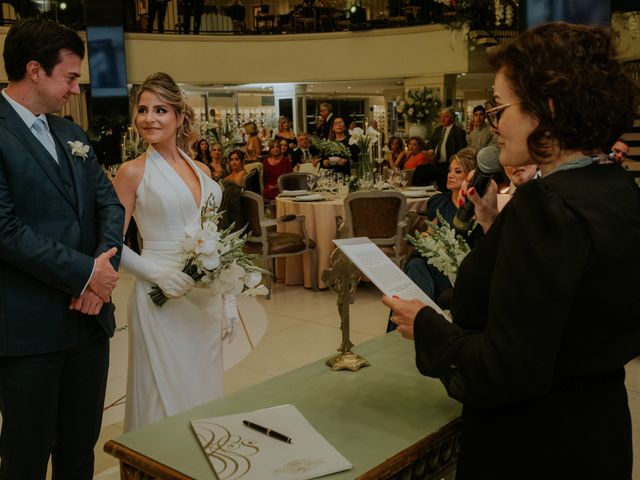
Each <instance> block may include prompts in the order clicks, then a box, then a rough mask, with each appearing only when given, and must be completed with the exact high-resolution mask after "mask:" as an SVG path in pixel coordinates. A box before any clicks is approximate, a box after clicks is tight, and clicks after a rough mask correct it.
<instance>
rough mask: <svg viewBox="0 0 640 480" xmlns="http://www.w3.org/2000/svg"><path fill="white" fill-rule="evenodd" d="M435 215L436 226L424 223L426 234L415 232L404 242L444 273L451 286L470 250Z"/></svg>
mask: <svg viewBox="0 0 640 480" xmlns="http://www.w3.org/2000/svg"><path fill="white" fill-rule="evenodd" d="M437 215H438V223H437V224H436V223H434V222H426V223H427V225H428V227H429V228H428V229H427V231H426V232H419V231H418V230H416V232H415V234H414V235H413V236H411V235H408V236H407V237H406V240H407V241H408V242H409V243H410V244H411V245H413V246H414V247H415V248H416V250H417V251H418V252H419V253H420V255H422V256H423V257H424V258H426V260H427V263H429V264H430V265H433V266H434V267H435V268H437V269H438V270H440V271H441V272H442V273H444V274H445V275H446V276H447V278H448V279H449V280H450V281H451V284H452V285H453V284H454V283H455V281H456V276H457V275H458V268H459V267H460V264H461V263H462V260H464V257H466V256H467V254H468V253H469V251H470V248H469V245H468V244H467V242H466V240H465V239H464V238H463V237H462V235H459V234H456V231H455V230H454V229H453V228H452V227H451V225H449V223H448V222H447V221H446V220H445V219H444V218H443V217H442V215H440V212H438V213H437Z"/></svg>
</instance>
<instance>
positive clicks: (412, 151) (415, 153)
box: [400, 137, 429, 170]
mask: <svg viewBox="0 0 640 480" xmlns="http://www.w3.org/2000/svg"><path fill="white" fill-rule="evenodd" d="M422 150H424V140H422V139H421V138H420V137H411V138H410V139H409V152H408V153H407V156H406V158H405V159H404V161H403V162H402V165H401V166H400V168H402V169H403V170H415V168H416V167H417V166H419V165H426V164H427V163H429V160H427V157H425V155H424V153H422Z"/></svg>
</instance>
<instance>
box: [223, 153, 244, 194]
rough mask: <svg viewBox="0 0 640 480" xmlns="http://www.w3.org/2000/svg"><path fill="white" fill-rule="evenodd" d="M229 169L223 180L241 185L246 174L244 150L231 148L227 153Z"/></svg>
mask: <svg viewBox="0 0 640 480" xmlns="http://www.w3.org/2000/svg"><path fill="white" fill-rule="evenodd" d="M229 169H230V170H231V173H229V175H227V176H226V177H224V181H225V182H233V183H235V184H236V185H240V186H242V181H243V180H244V177H246V176H247V171H246V170H245V169H244V152H242V150H233V151H232V152H231V153H230V154H229Z"/></svg>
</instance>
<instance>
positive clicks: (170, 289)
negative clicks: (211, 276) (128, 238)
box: [120, 245, 195, 298]
mask: <svg viewBox="0 0 640 480" xmlns="http://www.w3.org/2000/svg"><path fill="white" fill-rule="evenodd" d="M120 266H121V267H122V268H124V269H125V270H127V271H128V272H129V273H132V274H133V275H135V276H136V277H138V278H142V279H144V280H148V281H150V282H152V283H155V284H156V285H158V287H160V290H162V291H163V292H164V294H165V295H166V296H167V297H169V298H175V297H180V296H182V295H184V294H185V293H187V292H188V291H189V290H191V289H192V288H193V286H194V284H195V282H194V281H193V278H191V277H190V276H189V275H187V274H186V273H184V272H182V271H180V270H177V269H175V268H166V267H161V266H159V265H157V264H155V263H153V262H152V261H151V260H149V259H147V258H144V257H141V256H140V255H138V254H137V253H136V252H134V251H133V250H131V249H130V248H129V247H127V246H126V245H124V247H123V248H122V257H121V259H120Z"/></svg>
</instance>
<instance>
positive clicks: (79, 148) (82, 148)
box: [67, 140, 90, 161]
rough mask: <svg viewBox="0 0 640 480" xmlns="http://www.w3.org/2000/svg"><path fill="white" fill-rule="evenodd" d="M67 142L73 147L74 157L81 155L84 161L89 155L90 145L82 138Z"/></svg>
mask: <svg viewBox="0 0 640 480" xmlns="http://www.w3.org/2000/svg"><path fill="white" fill-rule="evenodd" d="M67 144H68V145H69V148H70V149H71V155H73V156H74V157H79V158H81V159H82V160H83V161H84V160H86V159H87V157H88V156H89V148H90V147H89V145H85V144H84V143H82V142H81V141H80V140H76V141H75V142H67Z"/></svg>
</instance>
